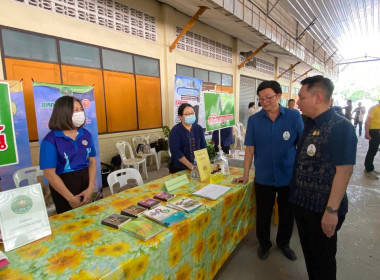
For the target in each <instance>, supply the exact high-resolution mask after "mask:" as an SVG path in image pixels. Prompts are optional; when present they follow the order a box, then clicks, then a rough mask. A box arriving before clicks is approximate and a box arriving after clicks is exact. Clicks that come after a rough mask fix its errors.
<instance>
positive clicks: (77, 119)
mask: <svg viewBox="0 0 380 280" xmlns="http://www.w3.org/2000/svg"><path fill="white" fill-rule="evenodd" d="M72 120H73V125H74V126H75V127H80V126H81V125H82V124H84V121H85V120H86V116H85V115H84V112H83V111H81V112H75V113H74V114H73V117H72Z"/></svg>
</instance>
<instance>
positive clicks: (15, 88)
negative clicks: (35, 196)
mask: <svg viewBox="0 0 380 280" xmlns="http://www.w3.org/2000/svg"><path fill="white" fill-rule="evenodd" d="M5 82H6V83H7V85H9V90H10V106H11V110H12V114H11V115H12V117H13V127H14V136H15V138H16V150H15V151H16V153H17V154H18V163H14V164H11V165H5V166H4V165H3V162H4V161H6V158H7V157H6V156H5V154H3V151H0V162H2V163H0V174H1V188H2V190H9V189H12V188H14V187H15V185H14V182H13V173H14V172H16V171H17V170H19V169H22V168H26V167H30V166H32V160H31V157H30V146H29V135H28V125H27V122H26V112H25V103H24V92H23V88H22V83H21V82H20V81H5ZM3 85H4V84H3V82H0V87H1V88H3ZM0 95H1V96H2V95H3V91H2V90H1V93H0ZM0 99H1V100H0V114H1V115H3V114H4V113H5V112H6V111H7V108H8V106H9V105H6V104H7V103H6V101H5V100H3V96H2V97H0ZM2 119H3V117H2V116H1V117H0V125H2V124H1V123H2V121H1V120H2ZM2 135H4V131H1V132H0V143H1V142H3V140H4V136H2ZM10 141H13V138H12V137H11V139H10ZM10 141H8V139H7V145H8V149H9V142H10Z"/></svg>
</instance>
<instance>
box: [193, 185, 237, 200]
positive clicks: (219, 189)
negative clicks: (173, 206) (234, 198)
mask: <svg viewBox="0 0 380 280" xmlns="http://www.w3.org/2000/svg"><path fill="white" fill-rule="evenodd" d="M230 189H231V188H230V187H226V186H221V185H214V184H208V185H207V186H205V187H203V188H201V189H200V190H198V191H196V192H194V193H193V195H196V196H201V197H205V198H208V199H211V200H216V199H218V198H219V197H221V196H222V195H224V194H225V193H226V192H228V191H229V190H230Z"/></svg>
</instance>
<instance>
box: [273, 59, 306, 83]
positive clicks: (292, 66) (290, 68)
mask: <svg viewBox="0 0 380 280" xmlns="http://www.w3.org/2000/svg"><path fill="white" fill-rule="evenodd" d="M300 63H301V61H298V62H297V63H295V64H293V65H291V66H290V67H289V68H288V69H287V70H285V71H284V72H282V73H281V74H280V76H278V77H277V79H280V78H281V77H282V76H283V75H284V74H285V73H287V72H289V71H290V70H292V69H293V68H294V67H296V66H297V65H298V64H300Z"/></svg>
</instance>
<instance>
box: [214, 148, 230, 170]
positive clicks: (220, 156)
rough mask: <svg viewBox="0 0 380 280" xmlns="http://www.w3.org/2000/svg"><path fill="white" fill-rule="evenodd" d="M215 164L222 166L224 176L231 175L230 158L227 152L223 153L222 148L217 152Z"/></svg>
mask: <svg viewBox="0 0 380 280" xmlns="http://www.w3.org/2000/svg"><path fill="white" fill-rule="evenodd" d="M214 164H215V165H219V166H220V168H221V169H222V170H221V171H222V174H223V175H224V176H228V175H230V169H229V166H228V159H227V157H226V156H225V154H224V153H223V151H222V150H219V152H218V153H217V155H216V157H215V159H214Z"/></svg>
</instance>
